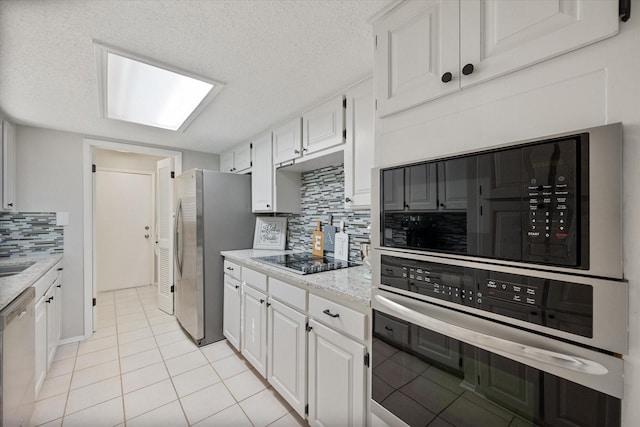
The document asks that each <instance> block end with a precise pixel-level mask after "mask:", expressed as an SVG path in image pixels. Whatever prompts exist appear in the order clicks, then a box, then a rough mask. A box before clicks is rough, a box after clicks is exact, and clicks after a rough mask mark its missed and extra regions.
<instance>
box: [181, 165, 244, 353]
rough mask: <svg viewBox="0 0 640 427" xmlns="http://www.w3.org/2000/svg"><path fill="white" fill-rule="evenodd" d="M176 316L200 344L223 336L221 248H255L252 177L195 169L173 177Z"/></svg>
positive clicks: (217, 339)
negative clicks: (174, 198)
mask: <svg viewBox="0 0 640 427" xmlns="http://www.w3.org/2000/svg"><path fill="white" fill-rule="evenodd" d="M174 185H175V197H176V205H175V206H176V213H175V222H176V224H175V233H176V235H175V242H176V243H175V266H176V268H175V314H176V318H177V319H178V321H179V322H180V325H181V326H182V328H183V329H184V330H185V331H186V332H187V333H188V334H189V335H191V337H192V338H193V340H194V341H195V342H196V344H198V345H206V344H209V343H212V342H215V341H219V340H221V339H223V338H224V335H223V334H222V303H223V280H224V279H223V264H222V257H221V256H220V251H222V250H233V249H246V248H251V247H252V245H253V232H254V227H255V216H254V215H253V214H252V213H251V177H250V176H248V175H236V174H228V173H221V172H214V171H207V170H201V169H193V170H190V171H187V172H185V173H183V174H182V175H180V176H178V177H176V179H175V184H174Z"/></svg>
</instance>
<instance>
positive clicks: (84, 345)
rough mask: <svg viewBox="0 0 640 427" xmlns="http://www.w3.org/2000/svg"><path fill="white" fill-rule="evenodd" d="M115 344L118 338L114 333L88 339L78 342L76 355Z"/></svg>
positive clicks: (114, 345)
mask: <svg viewBox="0 0 640 427" xmlns="http://www.w3.org/2000/svg"><path fill="white" fill-rule="evenodd" d="M117 345H118V338H117V337H116V336H115V335H112V336H109V337H104V338H96V339H89V340H87V341H83V342H81V343H80V347H78V356H81V355H83V354H87V353H93V352H94V351H98V350H104V349H105V348H111V347H116V346H117Z"/></svg>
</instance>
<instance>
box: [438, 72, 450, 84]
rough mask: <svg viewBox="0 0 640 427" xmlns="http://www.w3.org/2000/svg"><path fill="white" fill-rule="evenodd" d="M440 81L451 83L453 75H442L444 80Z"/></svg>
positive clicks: (448, 73)
mask: <svg viewBox="0 0 640 427" xmlns="http://www.w3.org/2000/svg"><path fill="white" fill-rule="evenodd" d="M440 80H442V83H449V82H450V81H451V80H453V75H452V74H451V73H450V72H448V71H447V72H446V73H444V74H443V75H442V78H441V79H440Z"/></svg>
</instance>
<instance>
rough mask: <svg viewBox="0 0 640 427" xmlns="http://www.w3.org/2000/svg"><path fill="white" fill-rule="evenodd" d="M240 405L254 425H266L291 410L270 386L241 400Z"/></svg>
mask: <svg viewBox="0 0 640 427" xmlns="http://www.w3.org/2000/svg"><path fill="white" fill-rule="evenodd" d="M240 407H241V408H242V410H243V411H244V413H245V414H247V417H249V420H251V423H252V424H253V425H254V426H255V427H265V426H268V425H269V424H271V423H272V422H274V421H276V420H278V419H280V418H281V417H282V416H284V415H285V414H287V413H289V412H290V411H291V408H290V407H289V405H287V404H286V403H285V402H284V401H283V400H281V399H280V398H279V397H278V396H277V393H276V392H275V391H273V389H271V388H268V389H266V390H263V391H261V392H260V393H258V394H254V395H253V396H251V397H250V398H248V399H245V400H243V401H242V402H240Z"/></svg>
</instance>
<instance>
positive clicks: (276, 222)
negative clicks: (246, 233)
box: [253, 216, 287, 249]
mask: <svg viewBox="0 0 640 427" xmlns="http://www.w3.org/2000/svg"><path fill="white" fill-rule="evenodd" d="M286 236H287V218H286V217H280V216H273V217H271V216H269V217H265V216H259V217H256V229H255V233H254V235H253V249H284V246H285V243H286Z"/></svg>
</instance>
